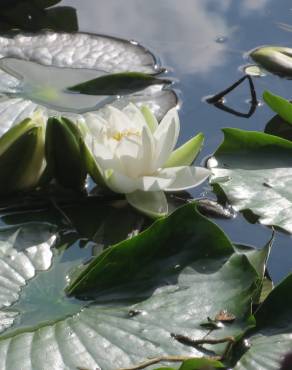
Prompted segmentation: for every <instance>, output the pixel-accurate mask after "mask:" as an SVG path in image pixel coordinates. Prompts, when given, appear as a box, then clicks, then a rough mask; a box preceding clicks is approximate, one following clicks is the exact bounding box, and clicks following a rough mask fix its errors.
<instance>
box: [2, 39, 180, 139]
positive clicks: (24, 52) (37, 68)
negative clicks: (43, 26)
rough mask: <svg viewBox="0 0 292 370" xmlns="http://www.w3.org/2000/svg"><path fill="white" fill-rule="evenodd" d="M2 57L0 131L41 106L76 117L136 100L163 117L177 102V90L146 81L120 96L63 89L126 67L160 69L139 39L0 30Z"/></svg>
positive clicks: (144, 70) (51, 112)
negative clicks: (6, 33)
mask: <svg viewBox="0 0 292 370" xmlns="http://www.w3.org/2000/svg"><path fill="white" fill-rule="evenodd" d="M75 45H78V49H75ZM0 57H2V59H1V66H0V118H1V122H3V124H2V125H1V128H0V134H3V133H4V132H5V131H6V130H7V129H8V128H10V127H11V125H13V124H16V123H18V122H19V121H21V120H22V119H25V118H27V117H30V116H31V115H32V114H33V112H35V111H36V110H39V109H42V110H43V111H44V112H45V114H46V115H47V116H56V115H62V116H65V117H67V118H69V119H71V120H72V121H77V120H82V119H84V117H83V113H84V112H87V111H92V110H97V109H99V108H101V107H102V106H103V105H104V104H107V103H111V104H113V105H115V106H117V107H119V108H121V107H124V106H126V105H127V104H128V103H129V101H131V102H133V103H135V104H137V105H139V106H141V105H147V106H148V107H149V108H150V109H151V110H152V111H153V113H154V114H155V115H156V117H157V119H161V118H162V117H163V116H164V115H165V114H166V112H167V111H168V110H169V109H170V108H172V107H173V106H175V105H176V104H177V97H176V94H175V93H174V92H173V91H172V90H164V89H163V85H153V86H149V87H148V88H146V89H143V90H142V91H139V92H137V93H134V94H131V95H129V96H124V97H122V98H120V99H118V100H117V99H116V97H115V96H90V95H84V94H72V93H69V92H67V93H66V92H65V89H66V88H67V87H68V86H70V85H73V84H75V85H76V84H80V83H82V82H84V81H88V80H90V79H93V78H95V77H96V76H97V75H100V76H105V75H107V74H108V73H120V72H127V71H129V70H131V71H134V72H139V73H148V74H153V73H158V72H160V71H161V69H160V67H159V66H158V64H157V61H156V59H155V58H154V56H153V55H152V54H151V53H150V52H149V51H148V50H146V49H145V48H143V47H142V46H140V45H139V44H137V43H133V42H128V41H125V40H120V39H115V38H111V37H106V36H98V35H91V34H85V33H55V32H42V33H39V34H33V35H31V34H18V35H14V36H11V37H8V36H0ZM152 78H154V77H152ZM40 107H41V108H40ZM58 112H59V113H58ZM60 112H61V113H62V114H60Z"/></svg>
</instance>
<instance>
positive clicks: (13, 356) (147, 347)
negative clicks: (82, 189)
mask: <svg viewBox="0 0 292 370" xmlns="http://www.w3.org/2000/svg"><path fill="white" fill-rule="evenodd" d="M135 250H136V251H135ZM69 251H70V250H69ZM133 251H135V252H134V254H133V255H132V253H133ZM148 253H149V257H147V256H148ZM139 258H140V259H139ZM98 261H99V263H97V262H98ZM55 263H57V264H58V260H55ZM109 264H110V265H109ZM91 266H95V267H97V269H95V272H94V274H95V276H99V277H100V279H101V281H97V283H98V286H96V287H93V289H92V287H91V290H90V292H91V293H90V295H94V297H95V302H94V303H90V304H89V303H88V302H83V304H82V305H83V308H82V309H81V310H80V312H78V313H76V314H74V315H71V316H68V314H64V312H63V313H62V309H60V312H61V315H60V316H59V317H58V319H57V320H55V321H51V322H47V321H45V322H43V321H40V322H39V323H37V322H35V323H34V324H32V323H31V324H30V326H29V327H28V328H26V325H25V323H24V322H22V325H21V326H20V328H21V330H20V329H19V328H17V326H15V328H13V330H12V329H10V331H9V332H6V333H5V334H4V335H2V337H1V336H0V368H1V369H3V370H8V369H10V368H15V369H17V368H21V367H22V368H23V367H24V368H25V369H28V370H29V369H39V368H42V369H43V370H47V369H52V368H53V369H56V370H58V369H60V370H61V369H65V368H66V369H68V370H69V369H72V370H73V369H74V370H76V368H78V367H80V368H85V369H90V370H93V369H96V368H101V369H102V370H107V369H108V370H112V369H117V368H119V367H125V366H130V365H133V364H137V363H139V362H141V361H143V360H145V359H146V358H151V357H156V356H162V355H185V356H200V357H202V356H203V355H204V354H205V353H206V351H207V349H209V350H211V351H212V353H213V351H214V353H217V354H220V353H222V351H223V350H224V347H225V346H224V344H223V345H222V344H221V345H217V346H212V347H211V346H207V348H206V349H204V348H202V347H197V348H194V347H190V346H187V345H184V344H182V343H180V342H178V341H177V340H175V339H174V338H173V337H172V336H171V333H176V334H182V335H186V336H189V337H192V338H200V339H201V338H202V337H203V336H204V335H206V334H207V331H206V329H204V328H203V327H202V326H201V325H200V324H201V322H203V321H206V319H207V317H208V316H210V317H215V316H216V314H217V313H218V312H220V311H221V310H223V309H226V310H227V311H228V312H230V313H232V314H233V315H234V316H235V320H234V321H233V322H232V323H226V324H224V325H223V328H222V329H220V330H216V331H215V332H214V333H212V334H211V335H209V337H212V338H223V337H225V336H227V335H233V336H236V337H240V336H241V335H242V334H243V332H244V331H245V330H246V329H247V328H248V327H249V326H250V325H251V322H250V321H249V320H248V318H249V315H250V309H251V308H250V307H251V302H252V299H253V297H255V296H256V295H257V293H258V290H259V288H260V281H261V278H260V276H259V274H258V273H257V271H256V270H255V269H254V267H253V266H252V265H251V263H250V262H249V259H248V258H247V257H246V256H245V255H244V254H238V253H237V252H235V251H234V248H233V245H232V243H231V242H230V241H229V240H228V238H227V237H226V236H225V234H224V233H223V231H222V230H221V229H219V228H218V227H217V226H216V225H215V224H213V223H212V222H211V221H209V220H208V219H206V218H205V217H203V216H202V215H200V214H199V213H198V212H197V211H196V209H195V207H194V206H193V205H192V204H190V205H187V206H185V207H183V208H180V209H179V210H177V211H176V212H174V213H173V214H172V215H171V216H169V217H167V218H164V219H162V220H159V221H157V222H156V223H155V224H153V226H151V227H150V228H149V229H147V230H146V231H144V232H143V233H141V234H140V235H138V236H136V237H134V238H131V239H129V240H126V241H124V242H121V243H120V244H117V245H116V246H114V247H112V248H109V249H108V250H107V251H105V252H104V253H103V254H101V255H100V256H99V257H98V258H97V260H94V263H93V264H91ZM120 266H121V267H122V269H121V268H120ZM65 267H66V266H65ZM55 268H57V267H55ZM107 269H109V271H112V272H111V273H109V274H107V275H103V273H104V272H105V271H106V270H107ZM90 270H91V268H90ZM64 271H66V268H65V269H63V272H64ZM47 274H49V276H50V277H51V278H53V277H54V274H53V273H50V272H48V273H47ZM119 274H120V275H119ZM42 276H45V273H44V274H43V275H42ZM82 276H84V273H82ZM133 277H134V278H133ZM49 280H50V279H48V281H47V283H46V284H49ZM62 282H63V280H60V283H59V285H62ZM80 286H81V285H80ZM28 289H29V286H28ZM43 289H44V291H46V287H45V286H44V285H43ZM58 289H59V291H60V286H59V287H58ZM33 291H34V290H32V292H33ZM97 291H98V292H97ZM93 293H94V294H93ZM59 294H60V297H59V298H58V296H55V297H54V302H56V301H57V302H58V299H61V298H62V299H64V297H63V295H62V294H61V293H59ZM30 301H31V302H33V304H34V307H31V312H32V313H33V312H36V310H37V307H38V308H41V307H43V305H44V297H43V295H41V294H38V293H37V292H35V296H34V299H33V300H31V299H30ZM45 302H46V305H47V308H46V311H48V312H49V311H50V307H51V305H53V306H54V309H57V305H56V304H55V303H53V302H50V300H49V301H48V300H47V299H46V300H45ZM67 304H73V305H75V307H78V305H77V306H76V301H75V302H74V301H72V298H70V299H69V298H68V299H67ZM12 308H13V306H12ZM17 308H18V309H19V310H20V312H24V313H25V315H26V317H27V318H29V317H31V318H33V317H34V315H33V314H31V315H29V307H28V306H27V304H26V305H25V306H23V305H22V304H21V302H20V303H19V304H18V305H17ZM40 311H41V309H40ZM71 312H72V311H71ZM62 315H63V316H62ZM18 320H20V322H21V317H20V318H18ZM207 353H208V354H209V352H207Z"/></svg>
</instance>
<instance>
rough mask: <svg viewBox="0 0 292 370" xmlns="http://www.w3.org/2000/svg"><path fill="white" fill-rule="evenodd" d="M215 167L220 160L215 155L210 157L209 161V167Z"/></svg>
mask: <svg viewBox="0 0 292 370" xmlns="http://www.w3.org/2000/svg"><path fill="white" fill-rule="evenodd" d="M214 167H218V161H217V159H216V158H215V157H210V158H209V159H208V161H207V168H209V169H211V168H214Z"/></svg>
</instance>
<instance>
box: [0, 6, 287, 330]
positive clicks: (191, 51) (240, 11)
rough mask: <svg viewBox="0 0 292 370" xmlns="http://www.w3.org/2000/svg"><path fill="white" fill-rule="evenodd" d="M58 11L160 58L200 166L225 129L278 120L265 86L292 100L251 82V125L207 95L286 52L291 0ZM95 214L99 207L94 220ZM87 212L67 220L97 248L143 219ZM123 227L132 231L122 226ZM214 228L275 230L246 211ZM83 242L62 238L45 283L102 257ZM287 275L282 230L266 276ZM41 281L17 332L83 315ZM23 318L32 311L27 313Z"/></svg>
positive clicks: (240, 99) (273, 85)
mask: <svg viewBox="0 0 292 370" xmlns="http://www.w3.org/2000/svg"><path fill="white" fill-rule="evenodd" d="M61 5H68V6H72V7H74V8H76V10H77V16H78V23H79V31H83V32H90V33H97V34H108V35H112V36H116V37H120V38H125V39H129V40H132V39H134V40H136V41H138V42H139V43H141V44H142V45H143V46H145V47H147V48H148V49H150V51H152V52H153V53H154V55H155V56H156V57H157V58H158V59H159V60H160V61H161V64H162V66H164V67H166V68H167V70H168V76H169V77H172V78H174V80H175V84H174V88H175V90H176V92H177V94H178V96H179V98H180V106H181V107H180V119H181V127H182V129H181V134H180V139H179V142H180V143H183V142H185V141H186V140H188V139H189V138H191V137H192V136H194V135H195V134H196V133H198V132H203V133H204V135H205V145H204V147H203V150H202V152H201V154H200V157H199V159H198V161H197V163H201V164H202V165H204V164H205V161H206V158H208V157H209V156H210V155H212V153H213V152H214V151H215V150H216V148H217V147H218V145H219V144H220V142H221V141H222V139H223V135H222V132H221V128H223V127H235V128H242V129H246V130H264V128H265V126H266V124H267V122H268V121H269V120H270V119H271V118H272V116H273V113H272V112H271V110H270V109H268V108H267V107H266V106H265V105H264V104H263V103H262V99H261V96H262V92H263V91H264V90H265V89H271V90H272V91H273V92H274V93H277V94H279V95H282V96H284V97H286V98H289V97H290V93H289V84H291V82H290V81H288V80H284V79H280V78H278V77H275V76H272V75H266V76H263V77H255V78H254V79H253V80H254V83H255V88H256V92H257V96H258V100H259V105H258V107H257V109H256V111H255V113H254V114H253V115H252V116H251V117H250V118H248V119H247V118H243V117H237V116H234V115H232V114H230V113H227V112H223V111H222V110H219V109H217V108H216V107H214V106H212V105H209V104H207V103H206V101H205V98H206V97H207V96H208V95H211V94H214V93H217V92H219V91H221V90H223V89H225V88H226V87H228V86H229V85H231V84H232V83H234V82H235V81H236V80H238V79H239V78H240V77H242V76H243V72H242V68H243V67H244V65H246V64H248V63H250V61H249V60H248V59H247V58H246V56H245V55H246V52H248V51H249V50H251V49H253V48H255V47H257V46H260V45H264V44H275V45H283V46H290V44H291V41H290V40H291V36H292V35H291V31H292V6H291V3H290V1H289V0H280V1H277V2H275V1H272V0H240V1H239V0H238V1H232V0H220V1H218V0H179V1H177V0H156V1H155V2H154V1H153V2H149V1H148V2H147V1H144V0H124V1H121V2H117V1H116V0H99V1H96V0H87V1H86V3H85V4H84V2H81V1H80V0H64V1H62V3H61ZM64 21H66V20H64ZM290 24H291V25H290ZM6 62H7V60H6ZM3 63H5V60H4V62H3ZM32 64H33V63H31V62H27V63H26V64H23V63H22V65H21V68H24V69H25V68H27V71H29V73H28V72H27V73H26V77H27V76H28V75H30V73H31V72H32V70H35V69H34V68H35V67H34V66H31V65H32ZM12 67H13V68H12ZM7 68H8V67H7V66H6V69H7ZM9 68H10V70H11V69H12V70H13V71H12V72H13V73H12V74H16V71H17V72H18V73H20V74H21V71H20V70H19V68H18V64H17V61H16V60H12V61H10V63H9ZM37 68H38V69H39V71H38V73H39V75H42V74H43V72H42V70H46V73H47V75H45V76H44V77H46V78H47V80H48V81H49V80H50V78H51V77H50V76H55V68H48V67H43V66H37ZM64 71H65V72H66V70H62V72H64ZM66 73H67V75H66V76H65V77H64V76H63V77H62V78H63V79H60V81H59V84H60V86H61V87H63V85H64V86H67V85H68V84H67V80H70V81H71V80H72V71H70V70H69V69H68V71H67V72H66ZM66 73H65V74H66ZM74 73H75V72H74ZM79 73H81V74H82V73H85V74H86V76H91V72H89V71H83V72H82V71H79ZM24 74H25V73H24ZM33 75H34V74H32V76H33ZM78 76H79V74H77V75H76V74H74V82H75V83H77V82H78V81H79V77H78ZM82 76H83V75H82ZM81 80H82V78H81ZM31 81H32V78H29V83H27V86H26V87H25V88H24V90H23V91H24V92H23V95H25V94H26V95H28V96H30V97H34V99H35V101H39V102H41V101H42V98H43V97H42V96H40V95H38V93H39V92H38V90H37V89H36V87H35V86H33V88H32V87H31V86H30V83H31ZM72 84H73V82H72ZM24 86H25V84H24ZM62 99H63V98H62ZM92 99H93V100H92ZM92 99H91V98H88V97H87V99H86V100H85V101H79V102H78V104H79V105H78V106H76V104H75V103H74V107H73V108H75V110H76V111H82V110H83V108H84V107H85V108H86V107H87V106H91V105H92V101H94V98H92ZM64 101H65V103H66V100H63V101H62V104H63V105H64ZM58 103H60V96H59V95H56V96H55V101H54V102H53V108H55V107H58ZM71 103H72V101H71ZM226 103H228V105H230V106H231V107H232V108H234V109H237V110H239V111H241V112H247V111H248V110H249V107H250V93H249V89H248V84H247V83H246V82H245V83H243V84H242V85H240V86H239V87H238V88H237V89H236V90H234V91H233V92H232V93H231V94H230V95H228V96H227V98H226ZM70 109H71V110H72V106H69V105H68V110H70ZM192 195H193V196H194V197H209V198H215V195H214V194H213V193H212V192H211V188H210V187H209V186H208V185H206V184H204V185H203V186H201V187H198V188H196V189H195V190H194V191H192ZM96 207H98V216H97V211H96V209H97V208H96ZM85 208H86V209H85ZM85 208H82V207H81V206H80V207H79V206H78V205H77V207H75V209H74V207H73V208H72V209H71V210H68V209H67V215H68V213H70V216H72V219H73V220H74V221H75V219H76V220H77V221H76V222H77V223H78V227H79V230H78V231H79V232H80V230H81V232H80V234H81V235H83V236H84V235H86V236H88V235H94V240H95V241H98V240H99V237H100V239H101V244H102V242H104V241H105V240H106V244H112V243H114V242H115V241H117V240H122V239H124V238H125V237H126V236H127V235H128V232H129V231H130V230H131V228H132V226H133V225H135V226H137V227H138V225H140V226H141V223H140V221H141V220H139V219H138V220H137V217H136V216H135V217H133V214H132V213H131V211H127V210H126V213H125V211H120V210H119V208H118V207H117V208H111V209H109V208H108V207H107V208H106V207H103V205H96V204H91V205H90V206H88V207H85ZM58 211H60V210H55V213H54V214H53V215H51V217H52V224H53V223H54V222H55V219H56V218H58V217H59V218H60V213H59V214H58ZM56 212H57V214H58V216H57V217H56ZM26 216H27V217H28V221H27V222H28V224H29V225H30V227H31V226H32V227H33V225H34V223H35V222H37V221H39V220H40V217H41V215H40V214H39V213H35V214H33V215H31V214H28V215H26ZM62 216H64V215H62ZM17 217H18V216H15V217H14V216H12V217H10V218H9V217H2V222H3V225H5V224H9V225H17V224H18V223H19V222H23V216H21V215H20V216H19V218H17ZM61 218H62V221H61V227H64V225H65V228H66V226H67V227H68V220H67V219H66V217H65V218H64V217H61ZM44 219H45V221H46V223H49V222H50V220H48V217H47V215H46V216H45V217H44ZM88 219H91V220H94V222H91V224H88V223H87V220H88ZM101 220H102V221H101ZM123 222H124V223H125V225H126V226H127V227H124V226H125V225H123ZM141 222H142V221H141ZM215 222H216V223H217V224H219V225H220V226H221V227H222V228H223V229H224V230H225V231H226V233H227V235H228V236H229V238H230V239H231V240H232V241H234V242H235V243H240V244H247V245H253V246H255V247H262V246H264V245H265V244H266V243H267V242H268V240H269V239H270V237H271V234H272V231H271V229H269V228H267V227H264V226H261V225H259V224H250V223H248V222H247V221H246V220H245V219H244V217H243V216H242V215H241V214H238V215H237V216H236V217H235V218H234V219H233V220H216V221H215ZM96 225H97V226H96ZM69 226H70V225H69ZM99 233H100V236H99ZM112 234H114V236H113V235H112ZM79 236H80V235H79ZM77 238H78V236H76V235H75V234H74V233H72V234H71V233H64V235H62V243H63V244H62V243H59V244H60V245H65V244H66V243H69V244H73V247H71V248H70V250H69V251H68V253H67V254H66V257H65V262H64V261H63V262H64V263H63V265H61V268H59V270H60V271H59V270H58V271H55V270H54V269H53V270H51V271H50V272H49V273H48V274H47V275H48V278H47V279H48V281H57V279H58V281H61V280H62V279H63V280H64V279H65V278H66V276H65V275H64V274H65V272H64V271H66V268H67V265H66V263H68V266H70V261H74V265H76V263H77V262H81V261H82V260H84V258H89V257H90V256H91V252H92V250H93V251H94V253H99V251H100V250H101V247H100V246H99V245H97V246H96V245H93V244H92V245H89V248H83V249H82V247H83V246H84V245H85V244H84V243H83V241H82V240H79V241H78V242H77V243H74V241H75V240H76V239H77ZM91 247H92V248H91ZM61 270H62V271H61ZM291 271H292V240H291V237H290V236H288V235H286V234H284V233H280V232H277V233H276V236H275V241H274V246H273V249H272V252H271V257H270V259H269V272H270V275H271V277H272V279H273V281H274V282H279V281H280V280H281V279H282V278H283V277H285V276H286V275H287V274H288V273H289V272H291ZM42 279H44V280H45V279H46V277H43V278H40V279H36V280H35V282H34V283H33V284H31V285H30V287H28V289H26V292H25V293H24V295H23V296H22V301H21V302H20V306H21V307H22V311H23V312H24V315H23V317H22V322H18V324H19V326H21V325H24V326H33V325H35V324H36V323H37V322H38V321H41V320H43V318H44V316H45V320H46V321H50V320H53V319H55V318H56V316H57V317H59V316H62V315H63V314H65V313H66V314H67V315H68V314H69V313H74V312H77V311H78V310H79V308H80V306H79V303H80V302H78V301H77V300H76V301H74V300H68V301H66V300H65V299H63V298H64V293H63V286H64V284H65V281H64V284H61V283H60V284H59V285H58V284H57V283H56V284H54V287H55V288H52V285H49V284H46V283H43V282H42ZM43 286H47V287H48V291H42V287H43ZM54 289H55V290H54ZM38 290H39V291H42V296H43V297H42V298H41V300H42V308H43V309H41V308H39V307H38V306H37V304H36V305H35V306H36V307H37V310H38V313H39V314H40V316H41V317H40V318H39V317H38V315H37V312H34V315H31V307H32V306H33V302H34V298H33V297H37V301H38V298H39V294H37V293H36V292H37V291H38ZM55 295H57V296H59V297H60V299H58V300H57V301H54V296H55ZM67 303H68V305H67ZM62 304H63V306H62ZM34 309H35V308H34ZM26 312H28V314H27V315H26ZM55 312H56V316H55Z"/></svg>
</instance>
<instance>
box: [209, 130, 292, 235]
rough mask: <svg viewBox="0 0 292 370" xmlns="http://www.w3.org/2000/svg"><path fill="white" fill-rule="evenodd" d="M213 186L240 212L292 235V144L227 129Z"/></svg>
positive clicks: (256, 133)
mask: <svg viewBox="0 0 292 370" xmlns="http://www.w3.org/2000/svg"><path fill="white" fill-rule="evenodd" d="M224 135H225V139H224V142H223V143H222V144H221V146H220V147H219V149H217V151H216V153H215V158H216V160H217V161H218V167H215V168H212V172H213V177H212V179H211V183H213V184H218V185H220V187H221V188H222V190H223V191H224V192H225V194H226V196H227V197H228V199H229V201H230V203H231V204H232V205H233V207H234V208H235V209H236V210H241V211H244V210H250V211H252V212H253V213H254V214H256V215H258V216H259V221H260V222H261V223H262V224H264V225H275V226H278V227H279V228H282V229H284V230H286V231H288V232H290V233H291V232H292V187H291V184H292V143H291V142H290V141H288V140H284V139H282V138H279V137H276V136H272V135H268V134H265V133H261V132H248V131H244V130H238V129H225V130H224Z"/></svg>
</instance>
